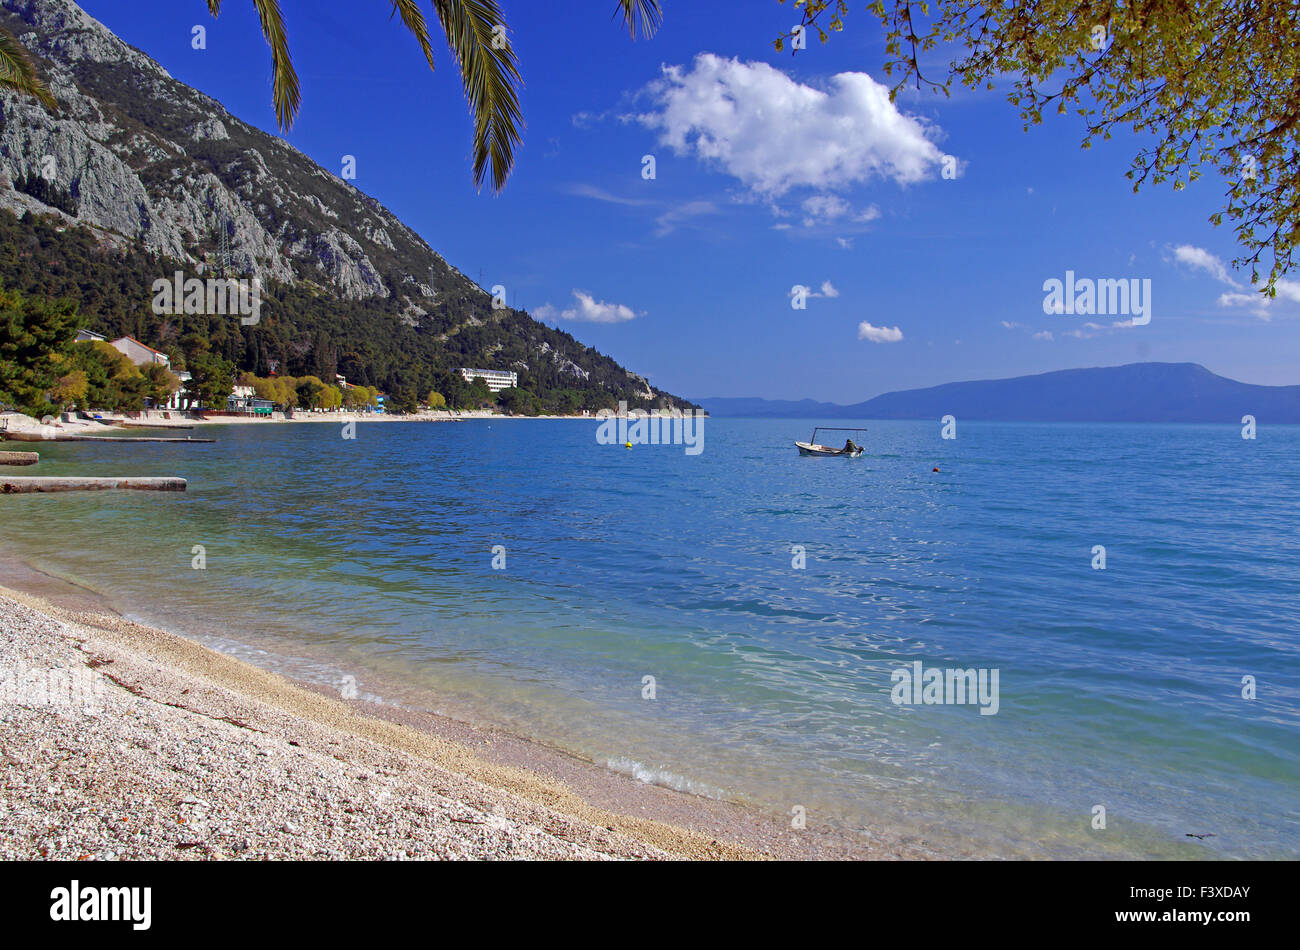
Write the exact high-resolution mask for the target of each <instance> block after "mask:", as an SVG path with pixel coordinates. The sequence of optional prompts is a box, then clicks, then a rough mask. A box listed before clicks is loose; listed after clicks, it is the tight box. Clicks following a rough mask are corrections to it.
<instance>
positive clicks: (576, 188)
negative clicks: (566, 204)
mask: <svg viewBox="0 0 1300 950" xmlns="http://www.w3.org/2000/svg"><path fill="white" fill-rule="evenodd" d="M568 192H569V194H571V195H577V196H578V197H580V198H594V199H595V200H596V201H606V202H609V203H610V204H616V205H631V206H641V205H649V204H654V202H653V201H650V200H648V199H646V198H624V197H623V196H621V195H615V194H612V193H610V192H608V191H606V190H605V189H604V188H598V187H597V186H595V185H583V184H578V185H570V186H569V188H568Z"/></svg>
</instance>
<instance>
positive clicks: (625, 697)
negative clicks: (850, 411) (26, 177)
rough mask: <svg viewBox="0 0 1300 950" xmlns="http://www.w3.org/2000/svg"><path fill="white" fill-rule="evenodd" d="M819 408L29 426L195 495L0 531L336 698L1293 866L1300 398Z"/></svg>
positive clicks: (590, 755)
mask: <svg viewBox="0 0 1300 950" xmlns="http://www.w3.org/2000/svg"><path fill="white" fill-rule="evenodd" d="M817 424H818V423H817V421H815V420H770V419H764V420H756V419H754V420H750V419H725V418H718V419H713V418H710V419H707V420H704V422H703V423H702V425H703V429H702V434H703V443H702V450H701V451H698V452H695V451H694V450H692V451H690V452H688V451H687V450H686V449H687V447H686V446H682V445H640V444H637V445H633V446H631V447H627V446H626V445H624V444H622V443H619V444H612V445H611V444H602V443H601V440H599V439H598V437H597V436H598V431H597V430H598V423H597V421H596V420H594V419H592V420H531V419H507V418H492V419H481V420H474V421H465V422H457V423H380V422H375V423H366V422H362V423H359V424H358V425H357V426H356V428H355V438H345V437H344V436H345V435H347V434H348V433H347V432H346V430H344V429H343V427H342V425H337V424H333V423H318V424H301V425H285V424H270V423H267V424H245V425H228V426H214V427H205V428H204V429H203V430H202V431H201V432H199V433H195V434H196V435H203V436H205V437H211V438H214V439H215V440H216V441H215V443H214V444H211V445H208V444H199V443H195V444H188V445H185V444H179V445H178V444H156V443H140V444H135V445H114V444H103V443H51V444H43V445H41V446H40V447H39V448H40V451H41V454H42V461H41V464H40V472H39V473H40V474H43V475H123V474H132V475H169V476H171V475H178V476H183V477H185V478H186V479H188V481H189V489H188V491H187V492H186V493H184V494H155V493H134V492H120V493H77V494H62V495H23V496H10V497H5V498H3V499H0V548H2V549H3V553H5V554H9V555H13V556H16V557H19V558H21V559H22V560H25V561H27V562H28V563H30V564H31V565H33V566H34V567H37V568H38V569H40V570H43V571H46V572H47V573H50V574H53V575H55V576H58V577H61V578H65V579H67V580H70V581H73V582H75V583H77V584H81V585H83V586H85V587H87V588H89V589H91V590H93V591H96V592H98V593H99V594H101V595H102V596H103V597H104V598H105V599H106V600H107V601H108V603H110V604H111V605H112V606H114V607H115V608H116V609H117V610H119V611H120V612H122V613H123V614H125V615H126V616H128V617H130V618H132V619H135V620H139V621H142V622H146V623H150V624H153V625H156V626H161V627H163V628H166V629H169V630H172V631H174V632H176V633H179V634H182V635H185V636H189V637H193V638H195V639H198V640H200V641H202V642H204V643H207V644H209V645H210V646H213V647H215V648H217V649H220V650H223V651H226V652H229V653H232V654H234V655H237V656H240V657H241V658H243V659H246V660H249V661H251V662H254V663H258V664H260V665H263V666H266V667H268V668H272V669H276V670H279V671H281V672H286V673H289V674H291V675H294V676H297V677H299V678H303V679H306V680H309V681H311V682H314V683H316V684H318V685H320V686H322V687H324V688H328V689H331V690H332V689H338V690H339V692H340V695H342V696H344V697H351V696H357V697H361V698H367V699H371V700H372V701H376V702H385V703H393V704H399V705H405V706H409V707H412V708H418V709H423V710H428V711H432V712H437V713H441V714H443V715H449V716H453V717H456V718H459V719H462V720H464V721H467V722H471V723H476V724H480V725H490V726H494V727H498V728H501V729H505V730H508V731H511V732H513V733H515V734H518V735H520V736H523V737H527V738H531V739H535V740H538V741H540V742H544V743H547V744H549V745H551V746H554V747H556V748H559V749H563V750H567V751H568V752H571V753H573V754H574V755H577V756H580V757H582V758H585V759H589V760H591V761H592V762H595V763H597V764H599V765H601V766H604V767H607V768H610V769H613V770H615V771H618V772H622V773H625V774H627V775H629V776H632V777H634V778H635V779H637V780H639V781H643V782H652V783H657V784H662V785H666V786H670V787H673V788H676V789H680V790H682V791H684V792H689V793H692V794H696V795H703V796H710V797H714V798H720V799H726V800H729V801H734V802H737V803H739V804H742V805H744V806H746V807H749V808H751V809H754V810H756V811H758V812H763V813H770V814H771V815H773V816H777V817H778V818H781V820H785V819H787V818H788V820H789V821H790V822H791V827H792V829H796V830H797V829H799V828H801V827H807V828H816V829H819V830H820V831H821V832H822V833H831V834H834V835H837V836H844V837H845V838H846V840H861V841H862V842H864V843H865V844H867V845H870V844H872V843H888V842H902V843H905V844H906V845H907V846H909V847H910V848H913V849H919V850H920V851H921V852H923V853H933V854H935V855H937V856H959V857H966V856H969V857H979V858H1189V857H1190V858H1196V857H1205V858H1254V859H1263V858H1296V857H1298V856H1300V532H1298V531H1297V516H1298V515H1300V478H1298V477H1297V474H1296V470H1295V463H1296V460H1297V459H1298V458H1300V427H1286V426H1282V427H1269V426H1267V425H1261V426H1260V427H1259V429H1258V432H1257V434H1256V438H1254V439H1246V438H1243V432H1242V429H1241V427H1239V426H1236V425H1137V424H1134V425H1128V424H1105V425H1090V424H1060V425H1054V424H1021V423H982V422H973V421H963V420H960V419H958V420H957V422H956V424H955V426H954V427H951V429H950V431H949V432H948V434H949V435H955V436H956V437H955V438H944V437H943V435H944V431H943V430H944V426H943V424H942V423H941V422H940V420H937V419H936V420H934V421H932V422H931V421H925V422H912V421H906V422H903V421H898V422H895V421H889V422H871V421H865V422H862V423H858V424H861V425H863V426H865V427H866V431H865V432H862V433H858V434H855V435H854V441H856V442H858V443H860V444H862V445H864V446H865V447H866V453H865V454H864V455H863V456H862V457H861V458H857V459H850V458H843V457H836V458H809V457H802V456H800V455H799V454H798V451H797V450H796V448H795V446H794V442H795V440H806V439H808V437H809V434H810V432H811V430H812V428H813V426H814V425H817ZM827 424H828V425H845V424H846V423H845V422H843V421H841V422H828V423H827ZM131 434H141V435H143V434H149V433H144V432H137V431H133V432H132V433H131ZM842 435H844V433H830V434H829V435H828V436H827V438H826V441H832V439H831V437H832V436H834V437H839V436H842ZM606 441H608V440H606ZM840 442H841V443H842V439H841V440H840ZM17 447H19V448H30V446H21V445H20V446H17ZM31 473H32V472H31V470H28V471H27V472H24V474H31ZM968 684H969V685H970V686H971V688H970V689H962V688H961V687H963V686H965V685H968ZM977 684H978V685H977Z"/></svg>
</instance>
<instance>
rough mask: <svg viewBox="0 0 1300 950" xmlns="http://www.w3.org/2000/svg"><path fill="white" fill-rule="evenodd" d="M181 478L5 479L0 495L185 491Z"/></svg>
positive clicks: (3, 479) (1, 485)
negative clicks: (65, 492)
mask: <svg viewBox="0 0 1300 950" xmlns="http://www.w3.org/2000/svg"><path fill="white" fill-rule="evenodd" d="M187 484H188V483H187V482H186V481H185V479H183V478H132V477H126V478H6V477H4V476H0V495H26V494H31V493H36V492H41V493H44V492H63V491H185V488H186V486H187Z"/></svg>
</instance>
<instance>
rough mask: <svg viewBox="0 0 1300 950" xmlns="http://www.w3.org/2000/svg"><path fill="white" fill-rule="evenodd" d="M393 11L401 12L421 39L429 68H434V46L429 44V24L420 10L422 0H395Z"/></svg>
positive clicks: (411, 29)
mask: <svg viewBox="0 0 1300 950" xmlns="http://www.w3.org/2000/svg"><path fill="white" fill-rule="evenodd" d="M393 12H394V13H400V14H401V17H402V23H403V24H405V25H406V28H407V29H408V30H410V31H411V35H412V36H414V37H415V38H416V40H417V41H419V44H420V51H421V52H422V53H424V58H425V61H426V62H428V64H429V68H430V69H433V47H432V46H430V45H429V26H428V24H427V23H425V22H424V14H423V13H421V12H420V0H393ZM390 19H391V17H390Z"/></svg>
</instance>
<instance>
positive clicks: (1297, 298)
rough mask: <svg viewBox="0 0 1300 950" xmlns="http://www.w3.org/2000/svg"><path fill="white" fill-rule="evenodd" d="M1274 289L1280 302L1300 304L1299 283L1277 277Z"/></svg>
mask: <svg viewBox="0 0 1300 950" xmlns="http://www.w3.org/2000/svg"><path fill="white" fill-rule="evenodd" d="M1273 286H1274V288H1275V289H1276V290H1277V296H1278V299H1280V300H1290V301H1291V302H1292V303H1300V283H1296V282H1295V281H1294V280H1287V279H1286V278H1285V277H1279V278H1278V279H1277V283H1275V284H1274V285H1273Z"/></svg>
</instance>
